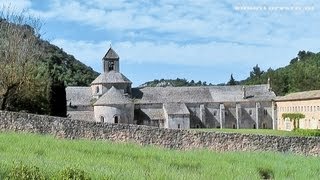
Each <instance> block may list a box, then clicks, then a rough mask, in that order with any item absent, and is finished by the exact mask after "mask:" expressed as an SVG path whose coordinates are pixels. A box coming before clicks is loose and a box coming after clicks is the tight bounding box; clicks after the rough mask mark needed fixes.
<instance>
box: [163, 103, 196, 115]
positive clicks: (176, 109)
mask: <svg viewBox="0 0 320 180" xmlns="http://www.w3.org/2000/svg"><path fill="white" fill-rule="evenodd" d="M163 107H164V109H165V110H166V112H167V114H190V112H189V110H188V108H187V106H186V105H185V104H184V103H164V104H163Z"/></svg>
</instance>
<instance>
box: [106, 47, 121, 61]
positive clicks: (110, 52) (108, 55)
mask: <svg viewBox="0 0 320 180" xmlns="http://www.w3.org/2000/svg"><path fill="white" fill-rule="evenodd" d="M103 59H104V60H106V59H113V60H119V56H118V54H117V53H116V52H115V51H114V50H113V49H112V48H111V47H110V48H109V50H108V51H107V53H106V54H105V55H104V57H103Z"/></svg>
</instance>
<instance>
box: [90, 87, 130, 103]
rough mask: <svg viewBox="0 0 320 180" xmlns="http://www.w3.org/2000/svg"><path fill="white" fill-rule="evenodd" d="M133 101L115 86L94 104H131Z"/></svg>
mask: <svg viewBox="0 0 320 180" xmlns="http://www.w3.org/2000/svg"><path fill="white" fill-rule="evenodd" d="M129 103H132V101H131V100H130V99H129V98H127V97H125V96H124V95H123V94H122V92H121V91H120V90H118V89H116V88H115V87H113V86H112V87H111V88H110V89H109V90H108V91H107V92H106V93H104V95H102V96H101V97H100V98H99V99H98V100H97V101H96V102H95V103H94V104H93V105H94V106H103V105H111V104H129Z"/></svg>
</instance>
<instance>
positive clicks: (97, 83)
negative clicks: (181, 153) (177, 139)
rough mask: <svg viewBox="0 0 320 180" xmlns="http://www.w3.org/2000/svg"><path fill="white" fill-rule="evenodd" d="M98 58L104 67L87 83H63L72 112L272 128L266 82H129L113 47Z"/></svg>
mask: <svg viewBox="0 0 320 180" xmlns="http://www.w3.org/2000/svg"><path fill="white" fill-rule="evenodd" d="M102 60H103V69H104V72H103V73H102V74H100V75H99V76H98V77H97V78H96V79H95V80H94V81H93V82H92V83H91V87H67V88H66V93H67V106H68V114H69V116H70V117H71V118H73V119H81V120H92V121H97V122H109V123H129V124H140V125H149V126H157V127H164V128H181V129H188V128H256V129H258V128H270V129H271V128H273V129H276V124H277V123H276V110H275V106H274V103H273V101H272V100H273V99H274V98H275V97H276V95H275V93H274V92H273V91H272V90H271V88H270V83H268V84H264V85H250V86H197V87H143V88H132V87H131V85H132V83H131V81H130V80H129V79H128V78H127V77H125V76H124V75H123V74H121V73H120V68H119V63H120V61H119V56H118V54H117V53H116V52H115V51H114V50H113V49H112V48H110V49H109V50H108V51H107V53H106V55H105V56H104V57H103V59H102Z"/></svg>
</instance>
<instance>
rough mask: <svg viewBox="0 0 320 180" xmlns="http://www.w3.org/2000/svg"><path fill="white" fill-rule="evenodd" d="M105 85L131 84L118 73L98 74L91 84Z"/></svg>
mask: <svg viewBox="0 0 320 180" xmlns="http://www.w3.org/2000/svg"><path fill="white" fill-rule="evenodd" d="M105 83H131V81H130V80H129V79H128V78H127V77H125V76H124V75H123V74H121V73H120V72H116V71H110V72H107V73H102V74H100V75H99V76H98V77H97V78H96V79H95V80H94V81H93V82H92V83H91V84H105Z"/></svg>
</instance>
